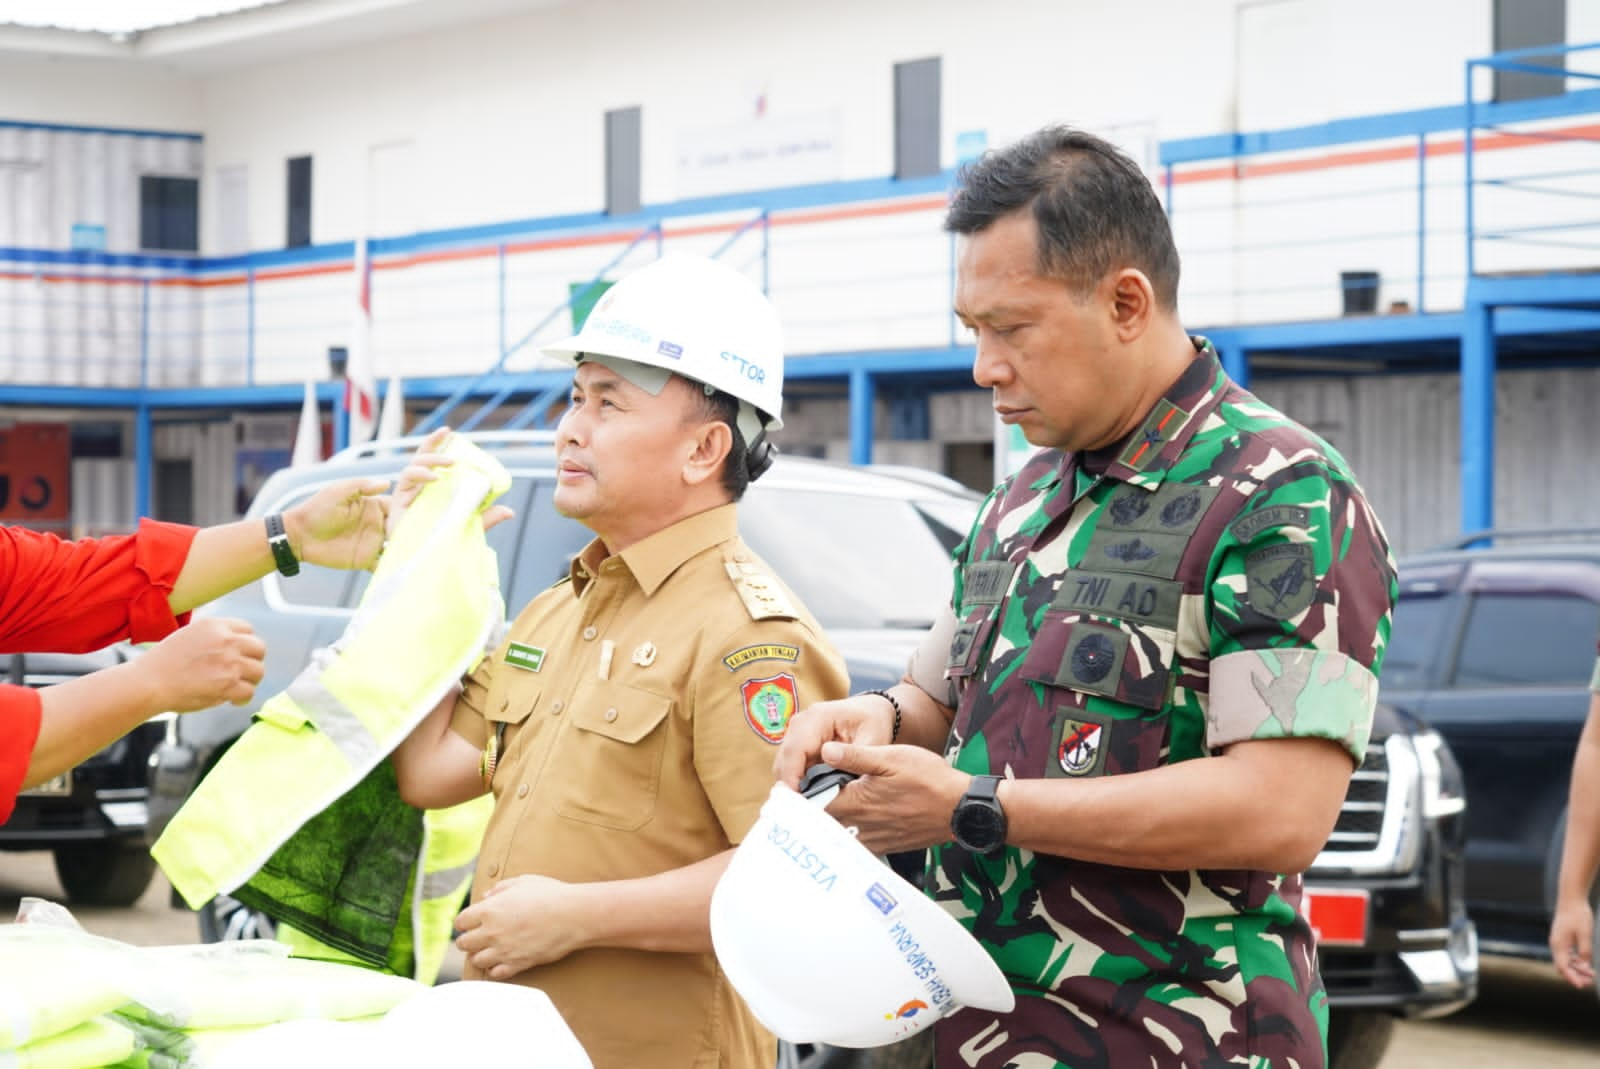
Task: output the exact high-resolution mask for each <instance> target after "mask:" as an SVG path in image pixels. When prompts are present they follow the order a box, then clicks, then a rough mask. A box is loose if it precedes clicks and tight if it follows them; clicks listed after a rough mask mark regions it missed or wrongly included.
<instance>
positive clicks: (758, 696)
mask: <svg viewBox="0 0 1600 1069" xmlns="http://www.w3.org/2000/svg"><path fill="white" fill-rule="evenodd" d="M739 697H740V699H741V704H742V705H743V706H744V719H745V723H747V724H749V725H750V730H751V731H754V732H755V733H756V734H757V735H760V736H761V737H762V738H763V739H765V740H766V741H768V742H773V743H776V742H782V741H783V735H784V732H786V731H788V730H789V718H790V717H791V716H793V715H794V713H795V710H796V709H798V708H799V707H800V692H799V688H798V687H797V686H796V685H795V681H794V676H792V675H790V674H789V673H787V672H782V673H779V674H778V675H775V676H766V677H764V678H762V679H747V680H745V681H744V682H743V683H741V684H739Z"/></svg>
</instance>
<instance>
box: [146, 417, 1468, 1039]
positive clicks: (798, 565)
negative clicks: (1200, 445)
mask: <svg viewBox="0 0 1600 1069" xmlns="http://www.w3.org/2000/svg"><path fill="white" fill-rule="evenodd" d="M472 437H473V440H474V441H475V442H477V443H478V444H479V445H480V446H482V447H483V448H485V449H486V450H488V451H489V452H491V453H493V454H494V456H495V457H496V458H497V459H499V460H500V462H501V463H502V464H504V465H505V466H506V468H507V470H508V471H510V473H511V474H512V476H513V486H512V488H511V490H510V491H509V492H508V493H507V494H506V495H505V496H504V497H503V498H501V499H500V500H501V501H502V502H503V503H505V504H507V505H510V506H511V507H512V508H513V509H514V510H515V512H516V519H515V520H514V521H511V522H507V523H503V524H501V525H499V526H498V527H496V528H495V529H494V530H493V531H491V532H490V535H489V540H490V543H491V545H493V546H494V548H495V550H496V553H497V554H498V556H499V559H500V566H501V572H502V574H501V589H502V591H503V592H504V594H505V598H506V605H507V607H508V610H509V611H511V612H516V611H518V610H520V609H521V607H522V606H523V605H525V604H527V602H528V601H529V600H530V599H531V598H532V597H533V596H534V595H535V594H537V593H538V592H539V591H540V590H543V589H544V588H545V587H547V586H549V585H550V584H551V583H552V582H554V581H555V580H556V579H558V578H559V577H561V576H564V575H565V574H566V572H567V562H568V560H569V558H570V556H571V555H572V554H573V553H575V552H577V551H578V550H579V549H580V548H581V547H582V546H583V545H584V544H585V543H586V542H587V541H588V540H589V538H590V534H589V532H588V530H587V529H586V528H584V527H582V526H581V525H579V524H577V523H576V522H574V521H571V520H567V519H564V518H562V517H561V516H560V515H558V514H557V513H556V512H555V511H554V509H553V508H552V507H551V504H550V494H551V491H552V489H553V487H554V479H555V472H554V456H553V452H552V449H551V445H550V442H551V438H550V436H549V435H548V434H542V433H537V432H526V433H520V434H512V433H499V434H474V435H472ZM415 445H416V440H415V439H410V440H400V441H396V442H379V443H372V444H370V445H367V446H363V447H360V448H358V449H354V450H348V451H346V452H345V453H342V454H340V455H339V456H337V457H335V458H333V459H332V460H330V461H328V462H327V463H325V464H322V465H320V466H318V467H315V468H303V469H298V470H290V471H284V472H279V473H278V474H276V475H274V476H273V477H272V478H271V479H270V480H269V481H268V482H267V483H266V484H265V485H264V486H263V487H262V489H261V491H260V493H259V494H258V495H257V498H256V500H255V502H254V503H253V504H252V505H251V507H250V513H249V514H250V515H252V516H261V515H265V514H266V513H268V512H275V511H281V510H282V509H284V508H286V507H287V506H289V505H292V504H294V503H295V502H297V501H299V500H301V499H303V498H304V497H306V496H308V495H310V494H311V493H314V492H315V491H316V490H317V489H318V488H320V487H321V486H323V485H324V484H326V483H328V482H330V481H333V480H336V479H343V478H347V477H349V476H353V475H369V476H371V475H377V476H393V475H395V474H397V473H398V471H399V469H400V468H401V467H402V466H403V465H404V463H405V459H406V457H407V455H409V453H410V451H411V450H412V449H414V448H415ZM980 500H981V499H980V498H979V496H978V495H975V494H973V493H972V492H971V491H969V490H966V489H964V488H962V487H960V486H959V485H958V484H956V483H954V482H952V481H950V480H948V479H945V478H943V477H942V476H938V475H934V474H931V473H929V472H925V471H915V472H912V471H906V470H904V469H887V468H885V469H876V470H874V469H871V468H859V467H843V466H840V465H834V464H826V463H822V462H819V461H813V460H802V459H795V458H790V457H780V458H779V459H778V462H777V464H776V465H775V466H774V467H773V469H772V471H771V472H769V473H768V474H766V475H765V476H763V477H762V478H761V480H760V481H759V482H757V483H754V484H753V485H752V486H751V487H750V490H749V493H748V494H747V495H746V497H745V499H744V501H743V502H742V503H741V505H740V509H739V512H740V527H741V532H742V533H743V535H744V537H745V539H746V541H748V542H749V543H750V545H751V546H752V548H754V549H755V551H756V552H757V553H759V554H760V555H761V556H762V557H763V558H764V559H765V560H766V561H767V562H768V563H769V564H771V565H772V567H773V569H774V570H775V571H777V573H778V574H779V575H781V576H782V577H783V579H784V581H785V582H787V583H788V584H789V585H790V586H791V587H793V588H794V590H795V592H796V593H797V594H798V595H799V596H800V598H801V600H802V601H804V602H805V604H806V605H807V606H808V607H809V608H810V609H811V611H812V612H813V613H814V614H815V615H816V617H817V619H818V620H819V621H820V622H821V624H822V625H823V627H824V628H825V629H826V630H827V633H828V635H829V637H830V638H832V639H833V641H834V642H835V644H836V645H837V646H838V647H839V649H840V651H841V652H842V653H843V654H844V655H845V658H846V660H847V661H848V664H849V669H850V678H851V685H852V686H853V687H854V688H855V689H858V690H864V689H870V688H874V687H883V686H888V685H889V684H890V683H892V682H893V681H894V680H896V679H898V678H899V676H900V673H901V671H902V670H903V668H904V665H905V660H906V657H907V656H908V654H909V653H910V650H911V648H912V646H913V644H914V643H915V642H916V641H917V640H918V639H919V638H920V637H921V634H922V632H923V630H924V628H925V627H926V626H927V624H928V623H929V622H930V621H931V620H932V618H933V616H934V614H935V612H936V611H937V610H938V609H939V607H940V606H941V605H942V604H943V603H944V602H945V601H946V600H947V599H948V594H949V583H950V559H949V554H950V551H951V550H952V549H953V548H954V547H955V545H956V544H957V543H958V542H959V541H960V539H961V538H963V537H964V536H965V535H966V532H967V529H968V527H969V526H970V524H971V522H972V519H973V517H974V515H975V513H976V510H977V506H978V504H979V503H980ZM367 579H368V576H367V575H366V573H361V572H354V573H352V572H342V571H333V570H329V569H322V568H316V567H310V566H307V567H304V568H302V570H301V574H300V575H298V576H296V577H295V578H293V579H288V580H285V579H281V578H279V577H278V576H276V575H271V576H268V577H267V578H266V579H265V580H263V581H262V582H261V583H258V584H253V585H252V586H250V587H247V588H245V589H243V590H240V591H237V592H235V593H233V594H230V595H228V596H227V597H225V598H223V599H221V600H220V601H218V602H217V603H215V604H214V605H213V606H211V607H210V609H209V610H207V611H212V612H215V613H218V614H223V615H229V616H240V617H243V618H245V619H247V620H249V621H250V622H251V623H252V624H253V625H254V626H255V628H256V630H257V631H258V632H259V633H260V634H261V635H262V637H263V638H264V639H265V641H266V643H267V673H266V678H265V679H264V680H263V682H262V685H261V687H260V689H259V691H258V692H257V704H259V703H260V702H261V701H265V699H266V698H267V697H269V696H271V695H272V694H275V693H277V692H278V691H280V690H282V689H283V688H284V687H285V686H286V685H287V684H288V682H289V680H290V679H292V678H293V676H294V674H295V673H296V672H297V671H298V670H299V669H300V668H301V667H302V666H303V665H305V664H306V663H307V662H308V661H309V660H310V659H311V652H312V650H314V649H315V648H317V647H319V646H325V645H327V644H329V643H330V642H332V641H333V640H334V639H335V638H336V637H337V636H338V635H339V634H340V633H341V632H342V631H343V629H344V626H345V624H346V622H347V621H348V619H349V617H350V614H351V612H352V610H353V607H354V605H355V604H356V602H357V601H358V600H359V598H360V595H361V592H362V591H363V590H364V589H365V585H366V582H367ZM253 708H254V707H244V708H234V707H226V708H222V709H217V710H211V711H208V712H205V713H202V714H199V715H191V716H185V717H180V718H178V719H176V720H175V721H174V722H173V724H172V726H171V730H170V731H169V732H168V734H167V737H166V741H165V742H164V743H163V744H162V745H161V746H160V747H159V749H158V750H157V753H156V755H155V760H154V776H153V779H152V783H151V803H150V810H151V821H150V838H151V840H152V841H153V840H154V838H155V837H156V836H158V835H159V834H160V833H161V830H162V829H163V828H164V827H165V826H166V824H167V822H168V821H169V820H170V819H171V817H172V814H173V813H174V812H175V811H176V809H177V807H178V806H180V805H181V804H182V803H183V801H184V800H185V799H186V798H187V797H188V795H189V793H190V792H191V791H192V790H193V789H194V787H195V785H196V784H197V783H198V782H199V780H200V778H201V776H203V775H204V774H205V772H206V771H208V770H209V769H210V768H211V766H212V765H213V764H214V763H215V762H216V761H217V759H218V758H219V757H220V756H221V755H222V753H223V751H225V750H226V749H227V747H228V746H229V745H230V744H231V743H232V742H233V741H234V739H236V738H237V737H238V736H239V734H240V733H241V732H242V731H243V730H244V729H245V727H246V726H247V725H248V723H249V718H250V715H251V713H252V712H253ZM1454 768H1455V766H1454V764H1453V763H1452V762H1451V761H1450V760H1449V755H1448V752H1447V751H1446V750H1445V749H1444V747H1443V746H1442V744H1440V743H1439V741H1438V737H1437V736H1435V735H1433V734H1432V733H1431V732H1429V731H1427V730H1425V729H1424V728H1422V727H1421V726H1420V725H1418V724H1417V723H1416V721H1415V720H1413V719H1412V718H1411V717H1409V716H1406V715H1404V714H1401V713H1395V712H1392V711H1381V712H1380V714H1379V718H1378V721H1377V724H1376V726H1375V729H1374V733H1373V741H1372V745H1371V748H1370V751H1369V754H1368V756H1367V760H1366V762H1365V763H1364V764H1363V766H1362V768H1361V770H1360V771H1359V772H1358V773H1357V774H1356V778H1355V780H1354V782H1353V784H1352V787H1351V790H1350V795H1349V798H1348V799H1347V801H1346V803H1345V809H1344V812H1343V814H1342V816H1341V818H1340V820H1339V825H1338V828H1337V830H1336V831H1335V832H1334V835H1333V837H1332V838H1331V839H1330V841H1329V843H1328V845H1327V848H1326V849H1325V850H1324V852H1323V853H1322V855H1321V856H1320V857H1319V858H1318V859H1317V864H1316V866H1315V868H1313V870H1312V871H1311V872H1310V873H1309V874H1308V876H1307V883H1308V885H1309V886H1310V887H1311V888H1312V892H1313V893H1312V895H1311V902H1312V906H1311V912H1312V916H1313V920H1314V922H1315V923H1317V924H1318V926H1319V928H1320V929H1321V932H1322V940H1323V949H1322V961H1323V971H1324V976H1325V977H1326V980H1327V986H1328V990H1329V996H1330V1000H1331V1003H1332V1005H1333V1017H1334V1026H1333V1033H1334V1034H1333V1043H1334V1044H1335V1046H1336V1047H1337V1048H1339V1049H1340V1050H1341V1051H1344V1050H1347V1051H1348V1053H1347V1054H1345V1055H1342V1056H1340V1057H1336V1058H1335V1060H1334V1061H1333V1063H1332V1064H1333V1065H1334V1066H1335V1067H1336V1069H1355V1067H1359V1066H1370V1065H1375V1064H1376V1061H1377V1057H1378V1056H1379V1055H1380V1054H1381V1052H1382V1049H1383V1047H1384V1046H1385V1045H1386V1040H1387V1036H1388V1031H1389V1028H1390V1026H1391V1025H1392V1020H1393V1015H1394V1014H1416V1013H1446V1012H1449V1011H1450V1010H1453V1009H1456V1008H1458V1007H1459V1006H1462V1005H1464V1004H1465V1003H1466V1002H1467V1001H1468V1000H1470V999H1471V998H1472V997H1473V995H1474V994H1475V993H1476V986H1477V956H1476V950H1475V944H1474V941H1473V937H1472V927H1471V924H1470V923H1469V922H1468V921H1467V920H1466V916H1465V913H1464V911H1463V909H1462V906H1461V890H1460V880H1459V869H1460V850H1461V837H1460V826H1461V816H1460V811H1461V804H1462V803H1461V794H1460V789H1459V782H1458V781H1457V780H1456V778H1455V772H1454ZM894 861H895V867H896V869H898V870H900V871H901V872H902V874H907V875H910V876H911V877H912V878H913V879H916V878H917V876H918V875H919V873H918V872H916V871H912V870H919V869H920V864H919V860H918V859H917V858H915V857H899V856H897V857H896V858H894ZM270 923H271V922H270V921H269V920H268V919H266V918H264V917H261V916H260V915H259V914H255V913H253V912H251V911H249V910H246V909H244V908H243V907H241V906H240V905H239V904H238V903H237V902H234V901H233V900H231V899H229V898H226V897H223V898H219V899H218V900H216V901H215V902H213V903H212V904H211V905H210V906H208V907H207V908H206V909H203V910H202V911H201V914H200V928H201V934H202V937H203V938H204V939H206V940H208V941H211V940H216V939H225V938H241V937H249V936H253V935H259V934H265V933H266V932H267V931H269V930H270V928H269V926H270ZM915 1046H916V1045H915V1043H913V1044H907V1045H905V1047H906V1048H913V1047H915ZM785 1058H787V1059H788V1060H787V1061H786V1062H784V1063H783V1064H786V1065H795V1066H798V1065H807V1066H818V1067H820V1066H822V1065H828V1066H833V1067H835V1069H845V1067H849V1069H866V1067H868V1066H871V1067H873V1069H889V1067H890V1066H905V1067H906V1069H917V1066H918V1060H919V1059H918V1056H917V1055H916V1054H915V1053H914V1051H913V1050H911V1049H902V1047H900V1046H896V1047H888V1048H880V1049H878V1050H875V1051H863V1052H846V1051H826V1052H820V1053H813V1054H812V1055H811V1056H810V1057H809V1058H808V1059H806V1060H801V1059H800V1058H799V1057H798V1056H797V1055H796V1054H795V1052H793V1051H790V1050H787V1049H786V1051H785ZM926 1062H927V1058H926V1056H925V1055H922V1056H921V1057H920V1063H921V1065H923V1066H925V1065H926Z"/></svg>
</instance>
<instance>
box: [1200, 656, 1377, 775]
mask: <svg viewBox="0 0 1600 1069" xmlns="http://www.w3.org/2000/svg"><path fill="white" fill-rule="evenodd" d="M1377 704H1378V677H1377V676H1375V675H1373V674H1372V672H1371V671H1369V670H1368V669H1367V668H1366V667H1365V666H1364V665H1362V664H1361V663H1360V662H1359V661H1357V660H1355V659H1354V658H1352V657H1350V656H1348V655H1347V654H1343V653H1337V652H1334V651H1332V650H1318V649H1312V648H1311V647H1309V646H1296V647H1276V648H1273V649H1270V650H1240V651H1239V652H1237V653H1228V654H1224V655H1223V656H1221V657H1218V658H1217V659H1216V660H1215V661H1213V662H1211V705H1210V708H1209V709H1207V710H1206V745H1207V747H1209V748H1210V749H1213V750H1220V749H1222V748H1223V747H1225V746H1228V745H1229V744H1231V743H1235V742H1244V741H1246V740H1253V739H1280V738H1304V737H1312V738H1324V739H1332V740H1333V741H1334V742H1337V743H1339V744H1340V745H1342V746H1343V747H1344V748H1345V749H1346V750H1348V751H1349V752H1350V755H1351V757H1353V758H1354V759H1355V760H1356V761H1357V762H1359V761H1360V760H1361V757H1362V755H1363V754H1364V753H1365V752H1366V747H1367V740H1368V738H1369V737H1370V736H1371V733H1372V716H1373V709H1374V708H1375V707H1376V706H1377Z"/></svg>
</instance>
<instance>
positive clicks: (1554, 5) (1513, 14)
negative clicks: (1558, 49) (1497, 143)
mask: <svg viewBox="0 0 1600 1069" xmlns="http://www.w3.org/2000/svg"><path fill="white" fill-rule="evenodd" d="M1566 43H1567V0H1494V50H1495V51H1496V52H1509V51H1512V50H1514V49H1518V48H1538V47H1539V46H1540V45H1557V46H1561V45H1565V44H1566ZM1565 59H1566V57H1565V56H1563V55H1561V54H1560V53H1552V54H1550V55H1546V56H1529V57H1528V58H1527V59H1526V60H1524V61H1523V62H1525V63H1528V64H1530V65H1532V66H1536V67H1556V68H1559V67H1561V66H1563V64H1564V63H1565ZM1566 89H1567V80H1566V78H1565V77H1563V76H1561V75H1559V74H1553V75H1552V74H1537V73H1535V72H1533V71H1507V70H1496V71H1495V72H1494V98H1495V100H1497V101H1500V102H1502V103H1503V102H1505V101H1508V100H1533V99H1535V98H1536V97H1552V96H1560V95H1561V94H1562V93H1564V92H1566Z"/></svg>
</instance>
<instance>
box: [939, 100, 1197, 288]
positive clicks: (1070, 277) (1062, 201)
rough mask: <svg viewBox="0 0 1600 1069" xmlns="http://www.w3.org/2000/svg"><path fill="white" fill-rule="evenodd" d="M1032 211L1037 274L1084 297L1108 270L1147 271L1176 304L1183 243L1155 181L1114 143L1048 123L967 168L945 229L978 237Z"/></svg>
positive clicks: (1155, 285)
mask: <svg viewBox="0 0 1600 1069" xmlns="http://www.w3.org/2000/svg"><path fill="white" fill-rule="evenodd" d="M1029 207H1031V208H1032V210H1033V219H1034V222H1035V223H1036V224H1037V225H1038V228H1039V268H1038V269H1039V274H1040V275H1042V276H1044V277H1046V278H1058V279H1060V280H1061V281H1063V282H1065V283H1066V284H1067V285H1068V286H1069V287H1070V288H1071V289H1072V290H1073V291H1074V292H1076V293H1078V294H1080V295H1082V294H1087V293H1088V292H1089V291H1090V290H1092V289H1093V288H1094V287H1095V285H1096V284H1097V283H1098V282H1099V281H1100V280H1101V279H1102V278H1104V277H1105V276H1106V275H1107V274H1108V273H1110V272H1111V271H1114V270H1118V269H1120V268H1124V267H1133V268H1137V269H1138V270H1140V271H1142V272H1144V275H1145V277H1146V278H1148V279H1149V280H1150V285H1151V287H1152V288H1153V289H1154V290H1155V296H1156V303H1157V304H1158V305H1160V306H1161V307H1162V308H1163V309H1165V310H1167V311H1175V310H1176V309H1177V307H1178V272H1179V265H1178V249H1177V246H1176V245H1175V244H1173V241H1172V226H1171V224H1170V223H1169V222H1168V220H1167V213H1166V211H1165V210H1164V209H1163V208H1162V207H1161V201H1160V199H1159V198H1158V197H1157V196H1156V191H1155V189H1154V187H1152V186H1151V184H1150V179H1149V178H1148V177H1147V176H1146V175H1145V173H1144V171H1143V170H1141V169H1140V168H1139V165H1138V164H1136V163H1134V162H1133V160H1131V159H1129V158H1128V157H1127V155H1125V154H1124V153H1123V152H1121V151H1120V150H1119V149H1118V148H1117V147H1116V146H1115V145H1113V144H1111V143H1110V142H1109V141H1105V140H1103V139H1101V138H1098V137H1096V136H1094V135H1093V134H1090V133H1085V132H1084V131H1082V130H1076V129H1073V128H1072V127H1070V126H1046V127H1044V128H1043V129H1041V130H1037V131H1035V132H1034V133H1032V134H1029V135H1028V136H1027V137H1024V138H1023V139H1022V140H1020V141H1017V142H1015V143H1013V144H1010V145H1007V146H1006V147H1004V148H1000V149H991V150H990V151H988V152H986V153H984V154H983V155H982V156H981V157H979V158H978V159H976V160H974V161H972V162H971V163H969V164H967V165H965V166H964V167H963V168H962V169H961V172H960V174H959V175H958V176H957V189H956V192H955V195H954V196H953V198H952V199H951V201H950V207H949V210H948V211H947V212H946V213H945V220H944V226H945V229H946V230H948V231H950V232H951V233H954V234H975V233H978V232H979V231H982V230H985V229H987V228H988V227H989V226H991V225H992V224H993V223H994V222H996V221H997V220H999V219H1001V218H1002V217H1005V216H1008V215H1011V214H1012V213H1013V212H1018V211H1021V210H1022V209H1024V208H1029Z"/></svg>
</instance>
